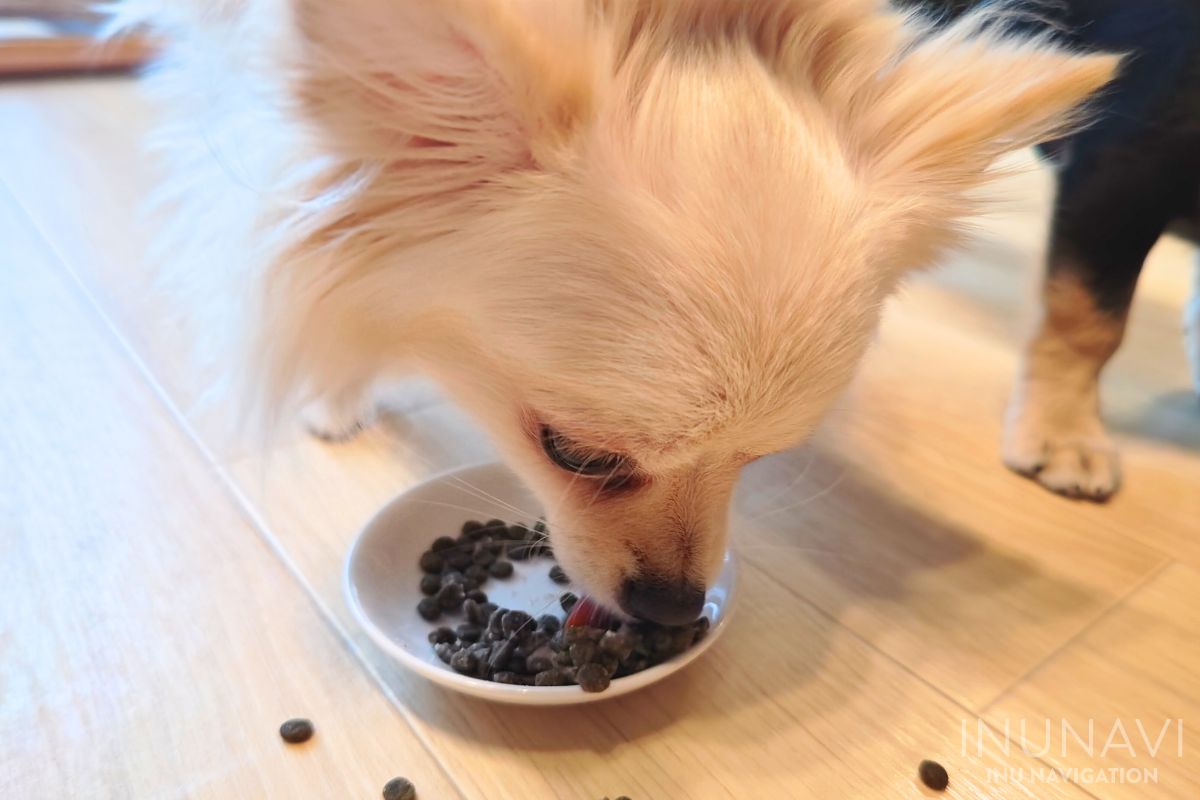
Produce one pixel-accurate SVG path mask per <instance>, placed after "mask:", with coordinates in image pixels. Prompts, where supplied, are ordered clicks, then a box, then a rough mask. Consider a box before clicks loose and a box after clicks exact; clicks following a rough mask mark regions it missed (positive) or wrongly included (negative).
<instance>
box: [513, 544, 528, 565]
mask: <svg viewBox="0 0 1200 800" xmlns="http://www.w3.org/2000/svg"><path fill="white" fill-rule="evenodd" d="M529 547H530V546H529V545H528V544H514V545H513V546H511V547H509V548H508V557H509V558H511V559H512V560H513V561H525V560H527V559H528V558H529V555H530V553H529Z"/></svg>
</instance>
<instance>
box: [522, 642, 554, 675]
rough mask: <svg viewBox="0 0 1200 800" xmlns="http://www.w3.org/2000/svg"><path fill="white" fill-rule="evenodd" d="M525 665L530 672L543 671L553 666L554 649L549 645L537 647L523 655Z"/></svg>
mask: <svg viewBox="0 0 1200 800" xmlns="http://www.w3.org/2000/svg"><path fill="white" fill-rule="evenodd" d="M525 666H526V667H528V668H529V671H530V672H545V671H546V670H548V669H550V668H551V667H553V666H554V651H553V650H551V649H550V648H549V646H543V647H539V648H538V649H536V650H534V651H533V652H531V653H530V654H529V655H528V656H526V657H525Z"/></svg>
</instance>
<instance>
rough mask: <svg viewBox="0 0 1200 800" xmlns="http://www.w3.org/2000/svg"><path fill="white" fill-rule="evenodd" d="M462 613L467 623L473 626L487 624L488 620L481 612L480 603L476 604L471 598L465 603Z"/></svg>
mask: <svg viewBox="0 0 1200 800" xmlns="http://www.w3.org/2000/svg"><path fill="white" fill-rule="evenodd" d="M462 612H463V617H465V618H466V620H467V622H470V623H471V624H473V625H486V624H487V619H486V618H485V617H484V616H483V611H481V610H480V608H479V603H476V602H475V601H474V600H472V599H471V598H470V597H468V598H467V599H466V600H464V601H463V605H462Z"/></svg>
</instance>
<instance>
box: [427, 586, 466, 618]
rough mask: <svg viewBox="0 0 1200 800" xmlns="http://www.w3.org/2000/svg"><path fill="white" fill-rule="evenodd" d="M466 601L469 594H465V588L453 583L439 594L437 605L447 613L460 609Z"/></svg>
mask: <svg viewBox="0 0 1200 800" xmlns="http://www.w3.org/2000/svg"><path fill="white" fill-rule="evenodd" d="M426 599H428V598H426ZM466 599H467V593H466V592H464V591H463V587H461V586H459V585H458V584H457V583H452V584H450V585H449V586H443V587H442V589H441V591H440V592H438V593H437V603H438V605H439V606H441V607H442V609H444V610H445V611H452V610H454V609H456V608H459V607H460V606H462V604H463V601H464V600H466ZM421 602H422V603H424V602H425V600H422V601H421Z"/></svg>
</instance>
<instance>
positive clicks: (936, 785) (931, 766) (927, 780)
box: [917, 761, 950, 792]
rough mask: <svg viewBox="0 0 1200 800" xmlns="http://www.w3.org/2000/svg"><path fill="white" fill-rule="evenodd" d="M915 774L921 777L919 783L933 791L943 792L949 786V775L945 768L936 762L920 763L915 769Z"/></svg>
mask: <svg viewBox="0 0 1200 800" xmlns="http://www.w3.org/2000/svg"><path fill="white" fill-rule="evenodd" d="M917 774H918V775H919V776H920V777H921V783H923V784H925V785H926V786H928V787H929V788H930V789H933V790H934V791H937V792H942V791H945V790H946V787H947V786H949V785H950V775H949V774H948V773H947V772H946V768H945V767H943V766H942V765H941V764H939V763H937V762H936V761H922V762H921V764H920V765H919V766H918V767H917Z"/></svg>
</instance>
